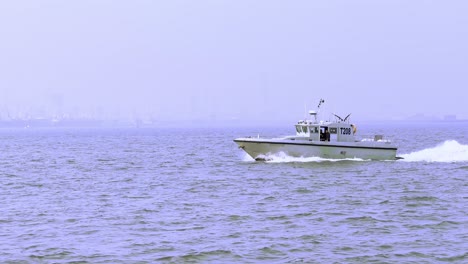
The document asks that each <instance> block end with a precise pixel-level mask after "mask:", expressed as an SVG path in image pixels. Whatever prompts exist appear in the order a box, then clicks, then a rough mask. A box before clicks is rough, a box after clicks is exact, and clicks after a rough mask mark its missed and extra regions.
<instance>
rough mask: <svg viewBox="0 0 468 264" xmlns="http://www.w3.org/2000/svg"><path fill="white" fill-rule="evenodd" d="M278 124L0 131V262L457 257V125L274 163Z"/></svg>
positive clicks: (462, 253) (462, 162)
mask: <svg viewBox="0 0 468 264" xmlns="http://www.w3.org/2000/svg"><path fill="white" fill-rule="evenodd" d="M290 132H293V127H287V128H210V129H208V128H204V129H201V128H199V129H189V128H179V129H167V128H164V129H2V130H0V149H1V152H0V179H1V183H0V185H1V189H0V201H1V207H0V262H2V263H301V262H303V263H466V262H468V206H467V204H468V180H467V177H468V125H467V124H466V123H438V124H416V125H414V124H404V123H403V124H390V125H388V124H387V125H367V126H366V125H364V126H361V127H360V128H359V132H363V133H368V134H374V133H376V134H381V133H383V134H386V135H389V136H391V137H393V139H394V140H395V141H396V143H397V144H398V145H399V151H398V155H399V156H402V157H404V158H405V159H404V160H399V161H366V160H323V159H318V158H291V157H287V156H282V155H278V156H275V157H273V160H271V161H269V162H255V161H252V160H251V159H250V158H249V157H248V156H246V155H245V154H244V153H243V152H242V151H241V150H240V149H238V148H237V147H236V144H235V143H234V142H233V141H232V139H233V138H235V137H241V136H247V135H255V136H256V135H257V134H260V136H271V137H274V136H280V135H287V134H290Z"/></svg>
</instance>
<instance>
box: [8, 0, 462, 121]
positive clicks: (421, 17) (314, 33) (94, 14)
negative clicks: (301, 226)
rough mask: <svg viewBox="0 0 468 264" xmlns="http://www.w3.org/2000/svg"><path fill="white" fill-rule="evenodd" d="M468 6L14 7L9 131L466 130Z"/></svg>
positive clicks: (49, 0) (362, 0) (87, 0)
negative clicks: (346, 123) (319, 123)
mask: <svg viewBox="0 0 468 264" xmlns="http://www.w3.org/2000/svg"><path fill="white" fill-rule="evenodd" d="M467 13H468V2H466V1H461V0H455V1H449V2H440V1H423V0H415V1H399V0H397V1H394V0H392V1H386V0H384V1H371V0H357V1H344V0H342V1H339V0H337V1H325V2H314V1H305V0H299V1H294V2H285V1H275V0H259V1H242V0H241V1H209V0H206V1H187V0H174V1H132V2H128V1H91V0H83V1H58V0H44V1H28V0H24V1H3V2H2V3H0V34H1V35H2V41H1V42H0V56H1V58H2V60H0V72H1V73H2V76H1V77H0V118H2V119H5V118H9V117H8V116H10V117H11V116H31V117H47V118H54V116H63V115H66V116H74V117H86V116H87V117H92V118H96V119H123V120H128V119H135V118H142V119H143V118H144V119H150V118H154V119H155V120H167V121H172V120H179V121H184V120H192V121H196V120H205V121H210V120H241V121H242V120H246V121H249V122H251V121H262V122H263V121H265V120H272V122H276V121H281V122H290V121H291V120H297V119H300V118H302V117H303V115H304V111H305V110H304V106H307V109H314V108H315V106H316V104H317V102H318V100H319V99H320V98H324V99H325V101H326V103H325V105H324V107H325V108H326V109H325V110H326V111H328V112H333V113H338V114H340V115H347V114H349V113H352V118H353V119H354V120H358V121H359V120H392V119H396V120H402V119H407V118H410V117H411V116H415V115H418V114H423V115H424V116H427V117H437V118H439V119H443V118H444V117H445V116H450V115H452V116H453V115H456V117H457V119H468V109H467V108H466V107H465V101H466V98H467V97H468V89H467V88H468V75H467V74H466V70H467V69H468V49H467V48H466V47H468V27H467V26H466V25H468V16H467V15H466V14H467Z"/></svg>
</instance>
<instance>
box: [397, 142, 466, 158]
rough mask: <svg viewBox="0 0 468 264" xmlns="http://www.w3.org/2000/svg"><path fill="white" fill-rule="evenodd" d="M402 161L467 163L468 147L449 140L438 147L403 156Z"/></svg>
mask: <svg viewBox="0 0 468 264" xmlns="http://www.w3.org/2000/svg"><path fill="white" fill-rule="evenodd" d="M401 157H402V158H404V159H403V160H402V161H407V162H413V161H426V162H466V161H468V145H463V144H460V143H458V142H457V141H455V140H447V141H445V142H443V143H441V144H439V145H437V146H436V147H433V148H427V149H423V150H420V151H416V152H412V153H409V154H403V155H401Z"/></svg>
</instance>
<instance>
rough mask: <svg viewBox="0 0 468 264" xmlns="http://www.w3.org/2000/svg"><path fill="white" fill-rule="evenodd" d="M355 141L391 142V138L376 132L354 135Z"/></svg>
mask: <svg viewBox="0 0 468 264" xmlns="http://www.w3.org/2000/svg"><path fill="white" fill-rule="evenodd" d="M356 139H357V141H362V142H385V143H391V142H392V140H391V139H390V138H388V137H386V136H384V135H381V134H376V135H360V136H356Z"/></svg>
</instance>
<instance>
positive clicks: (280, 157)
mask: <svg viewBox="0 0 468 264" xmlns="http://www.w3.org/2000/svg"><path fill="white" fill-rule="evenodd" d="M259 158H260V160H264V161H265V162H267V163H292V162H304V163H305V162H326V161H328V162H337V161H365V160H363V159H357V158H354V159H325V158H320V157H292V156H289V155H287V154H286V153H284V152H279V153H275V154H269V155H264V156H261V157H259ZM243 160H244V161H255V160H254V159H252V158H251V157H250V156H249V155H248V154H245V157H244V158H243Z"/></svg>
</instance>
